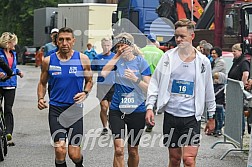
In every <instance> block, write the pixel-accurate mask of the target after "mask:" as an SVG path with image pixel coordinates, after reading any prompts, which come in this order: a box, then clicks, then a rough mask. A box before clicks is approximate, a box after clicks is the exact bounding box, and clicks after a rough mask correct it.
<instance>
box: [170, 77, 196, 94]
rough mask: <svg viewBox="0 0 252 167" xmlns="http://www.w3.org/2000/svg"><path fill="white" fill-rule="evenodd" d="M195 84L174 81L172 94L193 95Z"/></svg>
mask: <svg viewBox="0 0 252 167" xmlns="http://www.w3.org/2000/svg"><path fill="white" fill-rule="evenodd" d="M193 90H194V82H190V81H184V80H173V82H172V89H171V92H172V93H174V94H183V95H191V96H192V95H193Z"/></svg>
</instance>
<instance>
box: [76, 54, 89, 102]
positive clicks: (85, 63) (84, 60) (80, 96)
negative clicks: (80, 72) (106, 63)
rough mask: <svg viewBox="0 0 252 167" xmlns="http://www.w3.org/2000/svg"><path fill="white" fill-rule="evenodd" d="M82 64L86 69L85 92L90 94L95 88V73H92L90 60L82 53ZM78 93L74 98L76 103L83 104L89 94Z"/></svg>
mask: <svg viewBox="0 0 252 167" xmlns="http://www.w3.org/2000/svg"><path fill="white" fill-rule="evenodd" d="M80 58H81V63H82V66H83V69H84V78H85V85H84V91H85V92H88V93H89V92H90V91H91V89H92V87H93V73H92V71H91V64H90V60H89V58H88V57H87V55H85V54H83V53H80ZM84 91H83V92H80V93H77V94H76V95H75V96H74V100H75V102H76V103H81V102H83V100H85V99H86V98H87V95H88V93H85V92H84Z"/></svg>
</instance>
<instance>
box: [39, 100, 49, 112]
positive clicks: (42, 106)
mask: <svg viewBox="0 0 252 167" xmlns="http://www.w3.org/2000/svg"><path fill="white" fill-rule="evenodd" d="M47 107H48V106H47V105H46V101H45V100H44V99H39V100H38V108H39V109H40V110H43V109H45V108H47Z"/></svg>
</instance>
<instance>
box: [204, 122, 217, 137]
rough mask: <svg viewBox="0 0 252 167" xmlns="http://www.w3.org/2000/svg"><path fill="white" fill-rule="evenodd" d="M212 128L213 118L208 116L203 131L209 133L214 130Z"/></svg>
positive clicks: (213, 124) (213, 126) (213, 125)
mask: <svg viewBox="0 0 252 167" xmlns="http://www.w3.org/2000/svg"><path fill="white" fill-rule="evenodd" d="M214 128H215V119H213V118H210V119H209V120H208V121H207V124H206V127H205V133H206V134H211V133H213V132H214Z"/></svg>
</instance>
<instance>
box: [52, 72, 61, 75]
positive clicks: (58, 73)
mask: <svg viewBox="0 0 252 167" xmlns="http://www.w3.org/2000/svg"><path fill="white" fill-rule="evenodd" d="M52 75H61V72H52Z"/></svg>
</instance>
